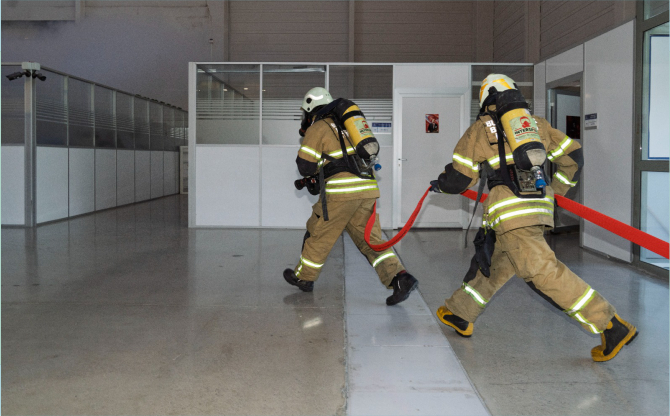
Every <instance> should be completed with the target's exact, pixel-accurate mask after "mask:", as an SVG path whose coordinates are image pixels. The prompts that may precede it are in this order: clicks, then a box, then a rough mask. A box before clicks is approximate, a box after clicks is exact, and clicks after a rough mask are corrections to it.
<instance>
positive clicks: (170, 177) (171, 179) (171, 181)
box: [163, 152, 178, 195]
mask: <svg viewBox="0 0 670 416" xmlns="http://www.w3.org/2000/svg"><path fill="white" fill-rule="evenodd" d="M177 157H178V153H177V152H164V155H163V191H164V194H165V195H173V194H175V193H177V178H176V175H177V170H176V164H175V159H176V158H177Z"/></svg>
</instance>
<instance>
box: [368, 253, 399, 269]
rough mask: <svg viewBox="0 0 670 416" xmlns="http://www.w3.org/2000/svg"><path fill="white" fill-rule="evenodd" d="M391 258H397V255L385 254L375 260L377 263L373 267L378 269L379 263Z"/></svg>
mask: <svg viewBox="0 0 670 416" xmlns="http://www.w3.org/2000/svg"><path fill="white" fill-rule="evenodd" d="M389 257H395V254H394V253H386V254H383V255H381V256H379V257H377V259H375V261H374V262H373V263H372V267H377V265H378V264H379V263H381V262H382V261H384V260H386V259H388V258H389Z"/></svg>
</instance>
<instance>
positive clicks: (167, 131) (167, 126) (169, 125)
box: [163, 107, 176, 152]
mask: <svg viewBox="0 0 670 416" xmlns="http://www.w3.org/2000/svg"><path fill="white" fill-rule="evenodd" d="M163 137H164V140H165V150H169V151H171V152H174V151H175V150H176V149H175V144H174V141H175V131H174V109H172V108H170V107H163Z"/></svg>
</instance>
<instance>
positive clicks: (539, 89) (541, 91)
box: [533, 62, 547, 118]
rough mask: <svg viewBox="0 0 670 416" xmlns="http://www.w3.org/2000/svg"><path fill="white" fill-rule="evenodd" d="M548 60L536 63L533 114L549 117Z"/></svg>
mask: <svg viewBox="0 0 670 416" xmlns="http://www.w3.org/2000/svg"><path fill="white" fill-rule="evenodd" d="M546 68H547V63H546V62H540V63H539V64H537V65H535V71H534V77H535V82H534V84H533V89H534V91H533V114H534V115H536V116H540V117H544V118H547V113H546V108H547V86H546V83H547V81H546V73H545V71H546Z"/></svg>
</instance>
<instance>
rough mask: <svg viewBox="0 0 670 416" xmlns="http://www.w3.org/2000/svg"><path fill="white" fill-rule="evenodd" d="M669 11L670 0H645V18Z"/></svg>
mask: <svg viewBox="0 0 670 416" xmlns="http://www.w3.org/2000/svg"><path fill="white" fill-rule="evenodd" d="M667 11H668V0H644V18H645V20H646V19H649V18H652V17H654V16H657V15H659V14H661V13H663V12H667Z"/></svg>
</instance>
